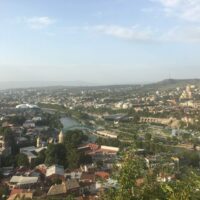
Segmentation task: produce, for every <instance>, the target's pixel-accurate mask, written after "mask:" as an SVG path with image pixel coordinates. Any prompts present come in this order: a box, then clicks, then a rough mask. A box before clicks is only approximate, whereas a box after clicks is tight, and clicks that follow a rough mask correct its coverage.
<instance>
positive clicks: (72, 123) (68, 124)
mask: <svg viewBox="0 0 200 200" xmlns="http://www.w3.org/2000/svg"><path fill="white" fill-rule="evenodd" d="M60 121H61V123H62V125H63V131H64V132H65V131H67V130H69V129H71V130H73V129H79V130H83V131H84V133H85V134H86V135H87V136H88V139H89V142H95V141H96V139H97V137H96V136H95V135H93V134H91V131H89V129H88V128H86V127H84V126H82V127H81V124H80V123H79V122H78V121H76V120H75V119H72V118H70V117H62V118H60Z"/></svg>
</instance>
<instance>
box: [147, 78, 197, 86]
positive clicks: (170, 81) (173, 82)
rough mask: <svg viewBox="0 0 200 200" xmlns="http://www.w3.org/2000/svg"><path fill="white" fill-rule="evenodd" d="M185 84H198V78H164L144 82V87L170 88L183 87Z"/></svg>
mask: <svg viewBox="0 0 200 200" xmlns="http://www.w3.org/2000/svg"><path fill="white" fill-rule="evenodd" d="M186 85H197V86H200V79H197V78H196V79H165V80H162V81H159V82H156V83H151V84H146V85H145V87H146V88H152V89H156V88H157V89H170V88H175V87H185V86H186Z"/></svg>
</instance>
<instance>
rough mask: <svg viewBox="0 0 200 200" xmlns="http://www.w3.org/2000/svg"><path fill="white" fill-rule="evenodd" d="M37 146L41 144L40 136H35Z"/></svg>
mask: <svg viewBox="0 0 200 200" xmlns="http://www.w3.org/2000/svg"><path fill="white" fill-rule="evenodd" d="M36 146H37V148H40V147H41V146H42V141H41V138H40V136H38V137H37V145H36Z"/></svg>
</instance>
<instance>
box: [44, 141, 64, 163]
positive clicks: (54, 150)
mask: <svg viewBox="0 0 200 200" xmlns="http://www.w3.org/2000/svg"><path fill="white" fill-rule="evenodd" d="M45 155H46V158H45V163H46V164H47V165H53V164H59V165H63V166H65V164H66V160H65V158H66V148H65V145H63V144H49V145H48V147H47V150H46V152H45Z"/></svg>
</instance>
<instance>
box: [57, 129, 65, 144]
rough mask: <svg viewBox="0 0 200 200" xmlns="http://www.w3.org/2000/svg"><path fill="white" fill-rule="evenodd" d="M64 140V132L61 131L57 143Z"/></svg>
mask: <svg viewBox="0 0 200 200" xmlns="http://www.w3.org/2000/svg"><path fill="white" fill-rule="evenodd" d="M63 142H64V134H63V132H62V131H61V132H60V133H59V135H58V143H60V144H62V143H63Z"/></svg>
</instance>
